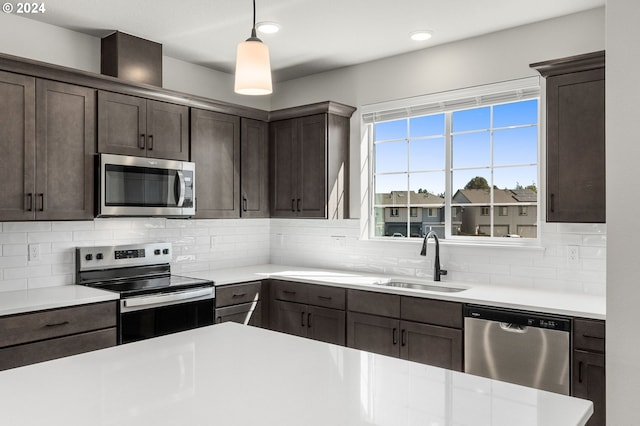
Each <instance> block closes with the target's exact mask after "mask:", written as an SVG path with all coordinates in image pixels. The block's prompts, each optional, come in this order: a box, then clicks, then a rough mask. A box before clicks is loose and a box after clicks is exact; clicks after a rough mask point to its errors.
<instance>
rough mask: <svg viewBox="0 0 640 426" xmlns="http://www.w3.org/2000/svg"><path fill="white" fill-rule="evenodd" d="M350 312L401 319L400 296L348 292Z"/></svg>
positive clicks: (357, 291) (356, 291) (360, 291)
mask: <svg viewBox="0 0 640 426" xmlns="http://www.w3.org/2000/svg"><path fill="white" fill-rule="evenodd" d="M347 297H348V299H347V300H348V306H349V311H354V312H363V313H366V314H373V315H381V316H385V317H393V318H400V296H398V295H395V294H386V293H376V292H373V291H362V290H348V293H347Z"/></svg>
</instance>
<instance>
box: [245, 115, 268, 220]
mask: <svg viewBox="0 0 640 426" xmlns="http://www.w3.org/2000/svg"><path fill="white" fill-rule="evenodd" d="M240 126H241V129H240V162H241V165H240V192H241V194H240V202H241V206H240V215H241V216H242V217H248V218H260V217H269V126H268V124H267V123H266V122H264V121H259V120H252V119H249V118H241V119H240Z"/></svg>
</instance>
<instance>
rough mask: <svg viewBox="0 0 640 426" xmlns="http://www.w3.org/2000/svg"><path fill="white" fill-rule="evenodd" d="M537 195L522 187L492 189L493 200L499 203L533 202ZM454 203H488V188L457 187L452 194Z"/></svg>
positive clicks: (489, 199) (489, 195) (489, 198)
mask: <svg viewBox="0 0 640 426" xmlns="http://www.w3.org/2000/svg"><path fill="white" fill-rule="evenodd" d="M537 199H538V195H537V194H536V193H535V191H533V190H531V189H528V188H523V189H494V191H493V202H494V203H496V204H499V203H514V202H515V203H535V202H536V201H537ZM453 201H454V202H456V203H472V204H489V203H490V202H491V194H490V193H489V190H488V189H459V190H458V191H457V192H456V193H455V195H454V196H453Z"/></svg>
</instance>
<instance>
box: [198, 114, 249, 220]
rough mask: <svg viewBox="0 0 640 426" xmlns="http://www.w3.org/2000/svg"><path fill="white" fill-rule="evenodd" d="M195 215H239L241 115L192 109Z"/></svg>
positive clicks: (207, 217)
mask: <svg viewBox="0 0 640 426" xmlns="http://www.w3.org/2000/svg"><path fill="white" fill-rule="evenodd" d="M191 157H192V159H193V161H194V162H195V164H196V216H195V217H196V218H198V219H221V218H237V217H240V118H239V117H237V116H234V115H229V114H220V113H217V112H213V111H206V110H200V109H192V110H191Z"/></svg>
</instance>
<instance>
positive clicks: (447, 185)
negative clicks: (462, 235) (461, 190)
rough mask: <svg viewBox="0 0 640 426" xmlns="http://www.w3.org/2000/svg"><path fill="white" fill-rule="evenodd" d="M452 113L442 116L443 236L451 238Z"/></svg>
mask: <svg viewBox="0 0 640 426" xmlns="http://www.w3.org/2000/svg"><path fill="white" fill-rule="evenodd" d="M452 114H453V113H452V112H446V113H445V115H444V146H445V148H444V170H445V172H444V176H445V178H444V180H445V182H444V236H445V238H451V234H452V233H451V227H452V220H453V219H452V216H451V201H452V200H451V198H452V197H453V175H452V173H453V172H452V171H451V166H452V164H453V163H452V152H453V148H452V146H453V145H452V137H451V129H452V128H453V124H452V122H451V121H452V120H451V118H452Z"/></svg>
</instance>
